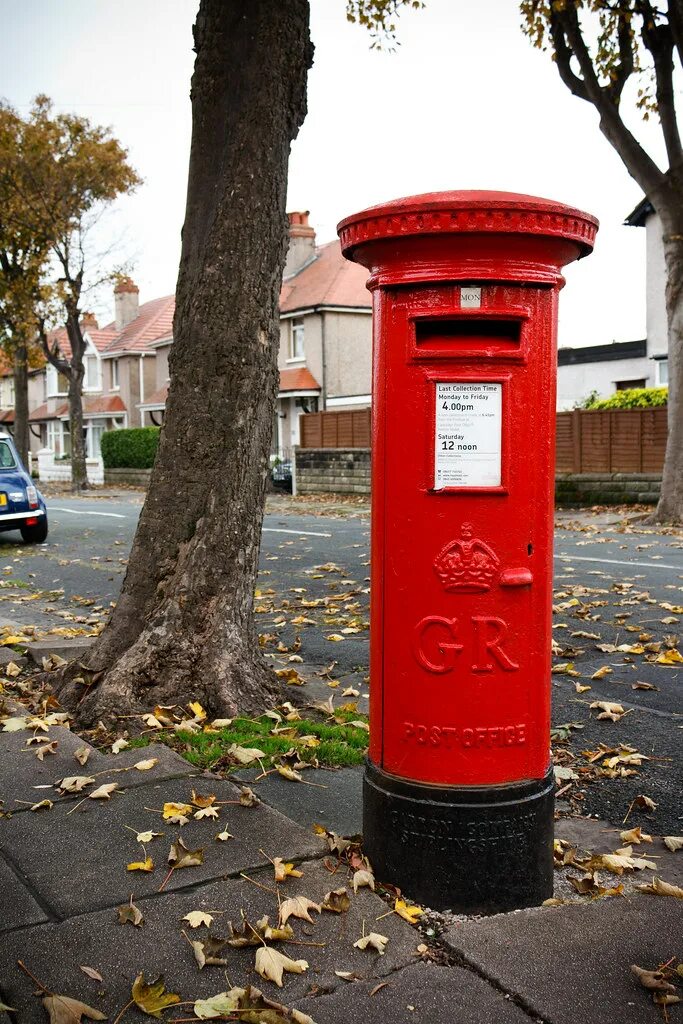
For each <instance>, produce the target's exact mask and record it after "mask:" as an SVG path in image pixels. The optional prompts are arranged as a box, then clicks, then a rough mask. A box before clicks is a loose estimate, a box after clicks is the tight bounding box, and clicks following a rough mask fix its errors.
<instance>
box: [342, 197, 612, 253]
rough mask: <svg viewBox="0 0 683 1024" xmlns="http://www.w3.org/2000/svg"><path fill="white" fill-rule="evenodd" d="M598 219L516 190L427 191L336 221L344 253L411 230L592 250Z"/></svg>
mask: <svg viewBox="0 0 683 1024" xmlns="http://www.w3.org/2000/svg"><path fill="white" fill-rule="evenodd" d="M597 229H598V221H597V220H596V218H595V217H592V216H591V215H590V214H588V213H583V212H582V211H581V210H576V209H574V208H573V207H571V206H565V205H564V204H563V203H556V202H553V201H552V200H550V199H540V198H538V197H537V196H527V195H522V194H519V193H516V192H486V191H460V192H426V193H425V194H424V195H419V196H407V197H405V198H404V199H395V200H393V201H392V202H390V203H382V204H381V205H379V206H372V207H370V208H369V209H367V210H361V212H360V213H356V214H353V215H352V216H350V217H345V218H344V220H342V221H340V223H339V224H338V225H337V231H338V233H339V237H340V239H341V247H342V252H343V253H344V255H345V256H346V257H347V258H353V257H352V256H351V250H353V249H354V248H355V247H356V246H358V245H362V244H363V243H366V242H372V241H379V240H382V239H390V238H398V237H406V236H411V235H413V236H414V235H434V234H522V235H536V236H541V237H543V236H545V237H556V238H563V239H567V240H569V241H572V242H575V243H576V244H577V245H578V246H579V249H580V255H581V256H587V255H588V253H589V252H591V251H592V249H593V245H594V242H595V234H596V232H597Z"/></svg>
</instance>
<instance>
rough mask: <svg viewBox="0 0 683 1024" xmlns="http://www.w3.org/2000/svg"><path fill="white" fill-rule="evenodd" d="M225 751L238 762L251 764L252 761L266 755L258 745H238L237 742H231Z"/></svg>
mask: <svg viewBox="0 0 683 1024" xmlns="http://www.w3.org/2000/svg"><path fill="white" fill-rule="evenodd" d="M227 752H228V754H229V756H230V757H231V758H232V759H233V760H234V761H237V763H238V764H252V762H254V761H258V759H259V758H264V757H265V756H266V755H265V753H264V751H263V750H259V748H258V747H240V746H238V744H237V743H232V744H231V745H230V746H229V747H228V751H227Z"/></svg>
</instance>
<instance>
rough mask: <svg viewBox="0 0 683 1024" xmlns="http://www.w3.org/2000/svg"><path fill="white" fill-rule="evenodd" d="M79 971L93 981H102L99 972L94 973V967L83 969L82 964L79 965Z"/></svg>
mask: <svg viewBox="0 0 683 1024" xmlns="http://www.w3.org/2000/svg"><path fill="white" fill-rule="evenodd" d="M79 967H80V969H81V970H82V971H83V973H84V974H86V975H87V976H88V977H89V978H92V980H93V981H104V978H103V977H102V975H101V974H100V972H99V971H96V970H95V968H94V967H84V966H83V964H79Z"/></svg>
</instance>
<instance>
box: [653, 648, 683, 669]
mask: <svg viewBox="0 0 683 1024" xmlns="http://www.w3.org/2000/svg"><path fill="white" fill-rule="evenodd" d="M655 663H656V664H657V665H683V654H681V652H680V651H677V650H676V648H675V647H672V648H671V649H670V650H668V651H664V653H663V654H660V655H659V657H657V658H655Z"/></svg>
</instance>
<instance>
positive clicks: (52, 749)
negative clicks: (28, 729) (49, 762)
mask: <svg viewBox="0 0 683 1024" xmlns="http://www.w3.org/2000/svg"><path fill="white" fill-rule="evenodd" d="M56 753H57V740H53V741H52V743H41V745H40V746H39V747H38V749H37V750H36V757H37V758H38V760H39V761H44V760H45V755H46V754H56Z"/></svg>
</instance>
